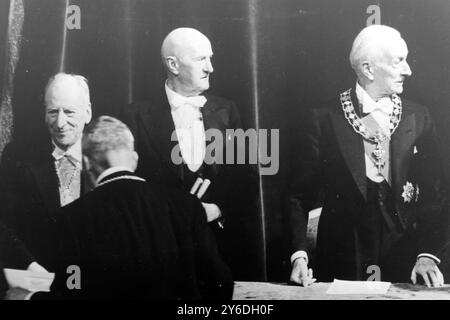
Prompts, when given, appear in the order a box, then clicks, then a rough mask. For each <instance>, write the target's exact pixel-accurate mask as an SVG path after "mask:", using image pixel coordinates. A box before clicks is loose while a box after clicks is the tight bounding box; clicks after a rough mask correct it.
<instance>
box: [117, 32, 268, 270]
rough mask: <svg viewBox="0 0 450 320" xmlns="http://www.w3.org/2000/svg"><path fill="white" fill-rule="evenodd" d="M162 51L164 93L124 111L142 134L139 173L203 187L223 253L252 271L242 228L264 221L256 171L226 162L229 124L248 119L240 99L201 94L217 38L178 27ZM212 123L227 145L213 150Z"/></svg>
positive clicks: (179, 184)
mask: <svg viewBox="0 0 450 320" xmlns="http://www.w3.org/2000/svg"><path fill="white" fill-rule="evenodd" d="M161 55H162V60H163V65H164V67H165V69H166V71H167V81H166V83H165V85H164V86H161V93H160V95H159V96H157V97H154V98H153V99H152V100H151V101H150V102H145V103H134V104H132V105H131V106H128V107H127V108H126V109H124V113H123V115H122V119H123V121H124V122H125V123H127V124H128V125H129V127H130V129H131V130H132V132H133V134H134V136H135V138H136V148H137V151H138V153H139V155H140V161H139V165H138V169H137V172H138V173H139V174H141V175H142V176H143V177H145V178H148V179H149V180H150V181H154V182H158V183H163V184H165V185H169V186H172V187H176V188H180V189H183V190H185V191H187V192H191V193H193V194H196V195H197V196H198V197H199V198H200V199H201V201H202V205H203V207H204V208H205V210H206V215H207V220H208V222H210V226H211V227H212V228H213V230H214V231H215V234H216V236H217V239H218V241H219V247H220V248H221V252H222V253H223V255H224V257H225V258H226V259H227V260H228V262H229V263H230V264H231V265H232V269H233V270H235V271H236V272H237V273H239V276H240V277H241V275H242V278H248V277H251V274H252V272H254V268H253V267H251V264H252V262H253V261H255V260H256V259H251V258H250V259H249V257H252V253H251V252H250V254H247V255H244V256H241V255H240V253H242V252H245V244H246V243H245V241H244V240H242V238H241V237H240V236H239V235H238V233H241V234H243V235H244V236H246V237H248V234H256V232H254V231H250V230H252V228H255V226H257V225H259V224H258V223H257V222H256V221H254V220H255V216H256V215H254V214H253V213H254V212H255V211H254V210H252V209H251V205H252V203H253V205H254V203H255V202H256V201H255V200H256V194H257V175H256V173H255V171H253V170H251V169H250V168H249V166H245V165H242V164H240V165H236V164H233V163H231V164H230V163H225V158H224V156H225V154H226V152H225V150H224V149H225V147H226V145H227V141H228V140H229V139H231V138H232V137H231V136H230V134H228V135H227V132H226V130H227V129H238V128H241V122H240V117H239V113H238V111H237V109H236V106H235V104H234V103H233V102H231V101H229V100H226V99H223V98H219V97H216V96H213V95H211V94H204V95H202V94H203V93H204V92H205V91H206V90H208V89H209V77H210V75H211V73H212V72H213V71H214V69H213V66H212V63H211V59H212V55H213V51H212V47H211V43H210V41H209V40H208V38H207V37H206V36H205V35H203V34H202V33H200V32H199V31H197V30H195V29H191V28H178V29H175V30H173V31H172V32H170V33H169V34H168V35H167V37H166V38H165V39H164V41H163V44H162V47H161ZM213 130H214V132H220V135H221V137H220V139H222V141H221V142H222V143H223V146H224V148H223V149H220V150H216V152H215V153H213V154H211V153H210V152H208V148H209V147H210V146H211V145H212V143H211V142H210V143H209V144H208V145H207V141H210V137H208V134H209V133H211V132H212V131H213ZM215 142H216V143H217V141H215ZM180 155H181V156H180ZM209 156H211V157H212V159H210V158H211V157H209ZM202 181H204V182H202ZM199 182H200V183H199ZM246 228H247V229H246ZM245 230H246V231H245ZM236 245H239V246H240V247H241V250H240V252H237V251H236V250H235V248H236ZM250 251H251V250H250ZM255 251H257V250H256V249H254V248H253V253H254V252H255ZM247 252H248V251H247ZM237 255H239V257H236V256H237ZM231 256H235V257H234V258H232V257H231ZM242 269H248V270H249V271H242ZM241 271H242V272H241Z"/></svg>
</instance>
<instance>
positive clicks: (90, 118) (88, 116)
mask: <svg viewBox="0 0 450 320" xmlns="http://www.w3.org/2000/svg"><path fill="white" fill-rule="evenodd" d="M86 113H87V117H86V124H88V123H89V122H91V120H92V109H91V103H89V105H88V106H87V107H86Z"/></svg>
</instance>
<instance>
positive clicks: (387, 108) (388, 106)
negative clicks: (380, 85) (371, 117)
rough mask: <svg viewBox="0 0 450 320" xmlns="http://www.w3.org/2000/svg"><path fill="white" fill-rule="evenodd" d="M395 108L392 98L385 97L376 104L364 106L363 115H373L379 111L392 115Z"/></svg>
mask: <svg viewBox="0 0 450 320" xmlns="http://www.w3.org/2000/svg"><path fill="white" fill-rule="evenodd" d="M393 108H394V106H393V103H392V101H391V99H390V98H388V97H384V98H381V99H380V100H378V101H377V102H376V103H365V104H364V105H363V113H372V112H373V111H375V110H379V111H381V112H383V113H384V114H386V115H390V114H391V113H392V110H393Z"/></svg>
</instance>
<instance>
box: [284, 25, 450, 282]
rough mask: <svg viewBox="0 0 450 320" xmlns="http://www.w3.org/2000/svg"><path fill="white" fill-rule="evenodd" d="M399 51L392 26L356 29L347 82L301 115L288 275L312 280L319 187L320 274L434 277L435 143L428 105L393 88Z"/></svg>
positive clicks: (399, 70) (439, 230)
mask: <svg viewBox="0 0 450 320" xmlns="http://www.w3.org/2000/svg"><path fill="white" fill-rule="evenodd" d="M407 55H408V49H407V46H406V43H405V41H404V40H403V39H402V37H401V35H400V33H399V32H398V31H397V30H395V29H393V28H391V27H388V26H380V25H374V26H369V27H367V28H365V29H363V30H362V31H361V32H360V33H359V34H358V36H357V37H356V38H355V40H354V42H353V47H352V50H351V53H350V63H351V65H352V67H353V69H354V70H355V73H356V76H357V82H356V86H355V87H354V88H351V89H348V90H346V91H344V92H342V93H341V94H340V96H339V99H335V100H333V101H332V102H330V103H328V104H327V105H325V106H323V107H322V108H317V109H312V110H311V111H310V112H309V115H308V116H307V117H306V119H305V131H304V132H302V139H303V148H302V149H301V150H302V153H301V154H300V155H299V159H298V161H297V163H298V164H299V165H300V167H299V168H298V169H299V171H298V172H296V174H294V175H293V177H294V178H293V181H292V183H291V188H290V192H289V218H290V221H291V223H290V232H291V240H292V241H291V244H292V252H293V254H292V256H291V263H292V272H291V281H292V282H294V283H297V284H301V285H305V286H306V285H309V284H310V283H312V282H314V281H315V279H313V274H312V269H308V262H309V260H310V258H311V257H310V256H309V255H308V253H307V247H306V228H307V222H308V212H309V211H310V210H311V209H313V208H314V205H315V203H316V201H317V196H318V194H319V192H320V191H321V190H322V191H323V192H324V203H323V208H322V213H321V217H320V220H319V227H318V234H317V247H316V257H315V267H314V271H315V276H316V277H317V278H318V280H319V281H332V280H333V279H335V278H339V279H348V280H367V279H369V277H371V278H370V279H372V280H373V279H375V280H377V279H378V280H387V281H394V282H406V281H408V280H409V278H411V280H412V281H413V282H414V283H416V281H417V275H420V278H423V280H424V282H425V284H426V285H427V286H441V285H443V283H444V279H443V276H442V273H441V272H440V270H439V268H438V264H439V262H440V260H439V249H440V248H441V247H442V245H443V243H444V239H445V238H444V234H445V230H443V228H444V227H445V226H442V225H445V222H444V221H443V220H440V219H441V215H440V211H442V208H443V203H444V201H445V196H444V194H445V192H444V190H443V186H442V178H443V174H442V173H443V172H442V165H441V163H440V159H441V157H440V156H439V142H438V138H437V136H436V132H435V128H434V125H433V121H432V119H431V117H430V114H429V112H428V110H427V109H426V108H425V107H423V106H421V105H418V104H416V103H414V102H411V101H407V100H403V99H401V98H400V96H399V95H400V94H401V93H402V92H403V84H404V81H405V79H406V78H407V77H409V76H410V75H411V69H410V67H409V65H408V63H407V61H406V58H407ZM411 270H412V271H411Z"/></svg>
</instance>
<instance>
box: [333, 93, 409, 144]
mask: <svg viewBox="0 0 450 320" xmlns="http://www.w3.org/2000/svg"><path fill="white" fill-rule="evenodd" d="M351 90H352V89H351V88H350V89H348V90H347V91H345V92H343V93H341V95H340V99H341V105H342V110H343V111H344V115H345V118H346V119H347V121H348V123H349V124H350V125H351V126H352V128H353V130H354V131H355V132H356V133H358V134H360V135H361V136H363V138H364V139H366V140H369V141H371V142H374V143H377V144H379V143H380V142H382V141H384V140H386V138H388V136H387V135H386V134H384V133H383V132H382V131H381V130H377V131H376V132H375V133H372V132H371V131H370V130H369V128H367V127H366V126H365V125H364V123H363V122H362V120H361V118H360V117H359V116H358V115H357V114H356V112H355V107H354V106H353V102H352V99H351V96H350V92H351ZM391 100H392V102H393V103H394V107H393V109H392V113H391V114H390V116H389V130H390V132H389V134H390V136H391V135H392V134H393V133H394V132H395V130H396V129H397V127H398V125H399V123H400V119H401V117H402V100H401V99H400V97H399V96H398V95H396V94H393V95H392V97H391Z"/></svg>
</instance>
